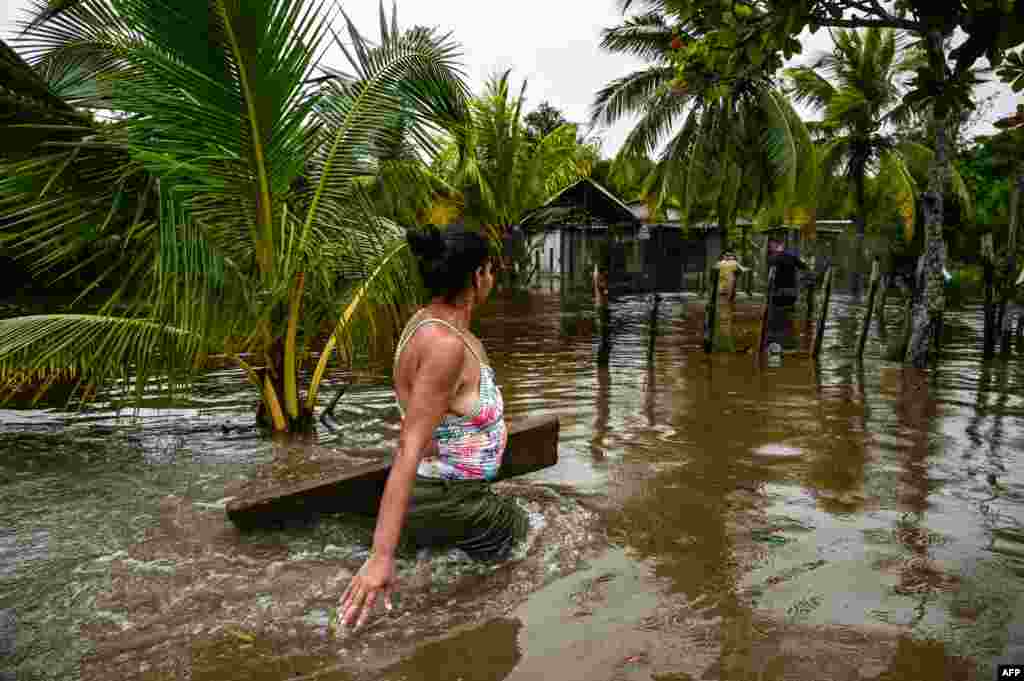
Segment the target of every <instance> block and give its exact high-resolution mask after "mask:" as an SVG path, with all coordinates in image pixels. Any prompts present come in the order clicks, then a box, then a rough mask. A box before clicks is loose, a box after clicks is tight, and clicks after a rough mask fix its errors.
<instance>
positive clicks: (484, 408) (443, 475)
mask: <svg viewBox="0 0 1024 681" xmlns="http://www.w3.org/2000/svg"><path fill="white" fill-rule="evenodd" d="M427 324H441V325H442V326H445V327H447V328H449V329H451V330H452V331H454V332H455V333H456V334H457V335H458V336H459V338H461V339H462V342H463V343H465V345H466V347H467V348H469V351H470V352H471V353H472V354H473V357H475V358H476V360H477V362H479V363H480V388H479V390H480V398H479V400H477V403H476V406H475V407H474V408H473V410H472V411H470V412H469V413H468V414H466V415H465V416H458V415H455V414H448V415H446V416H445V417H444V419H443V420H442V421H441V423H440V424H439V425H438V426H437V428H435V429H434V437H433V439H434V443H435V444H436V445H437V454H436V455H432V456H428V457H425V458H424V459H423V460H422V461H420V464H419V466H418V467H417V469H416V474H417V475H419V476H421V477H425V478H440V479H443V480H493V479H494V478H496V477H497V475H498V469H499V468H500V467H501V457H502V455H503V454H504V453H505V445H506V443H507V441H508V429H507V428H506V426H505V403H504V401H503V400H502V397H501V390H500V389H499V388H498V385H497V383H495V381H494V369H493V368H492V367H490V366H488V365H487V364H484V363H483V362H482V361H481V360H480V356H479V355H478V354H477V352H476V350H474V349H473V346H472V345H471V344H470V343H469V341H468V340H467V339H466V337H465V336H464V335H463V334H462V332H461V331H459V330H458V329H457V328H455V327H454V326H453V325H451V324H449V323H448V322H446V321H444V320H441V319H433V318H430V319H423V320H422V321H420V322H418V323H416V324H415V325H414V326H412V328H411V329H409V330H408V331H407V332H406V333H404V334H402V337H401V338H400V339H399V341H398V348H397V350H396V351H395V361H394V373H395V375H396V377H397V374H398V359H399V357H400V356H401V354H402V350H404V349H405V346H406V345H407V344H408V343H409V340H410V339H412V337H413V336H414V335H415V334H416V332H417V331H419V329H420V328H422V327H424V326H426V325H427ZM398 409H399V411H400V412H401V414H402V417H403V418H404V417H405V410H404V409H403V408H402V403H401V401H399V403H398Z"/></svg>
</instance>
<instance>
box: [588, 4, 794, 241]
mask: <svg viewBox="0 0 1024 681" xmlns="http://www.w3.org/2000/svg"><path fill="white" fill-rule="evenodd" d="M627 4H628V3H627ZM645 5H646V6H647V9H648V11H647V12H645V13H644V14H641V15H640V16H638V17H632V18H628V19H626V21H625V22H624V23H623V24H621V25H620V26H617V27H614V28H610V29H606V30H605V31H604V32H603V35H602V47H603V48H604V49H606V50H609V51H612V52H619V53H627V54H635V55H639V56H642V57H644V58H645V59H647V60H648V61H649V62H650V64H649V66H648V67H646V68H644V69H641V70H638V71H636V72H634V73H631V74H628V75H627V76H624V77H622V78H618V79H616V80H613V81H612V82H610V83H609V84H608V85H606V86H605V87H604V88H602V89H601V90H600V91H599V92H598V94H597V96H596V98H595V102H594V104H593V106H592V114H591V119H592V122H593V123H594V124H599V125H608V124H612V123H615V122H616V121H618V120H621V119H622V118H624V117H626V116H633V115H637V114H638V115H639V120H638V121H637V123H636V124H635V125H634V127H633V129H632V130H631V131H630V133H629V135H628V137H627V139H626V141H625V143H624V145H623V148H622V150H621V151H620V153H619V157H618V158H617V159H616V162H615V167H614V168H613V169H612V171H611V173H610V175H611V176H612V177H613V178H614V177H623V178H628V177H629V175H630V174H631V173H632V172H633V168H635V167H636V166H637V164H638V163H640V162H642V159H648V158H650V157H651V155H653V154H654V153H655V152H656V151H658V148H659V147H661V149H660V152H659V153H658V154H657V157H656V160H655V166H654V167H653V168H650V169H649V170H648V172H647V177H646V180H645V181H644V183H643V185H642V188H641V194H640V196H639V197H636V198H644V199H645V200H647V201H648V203H649V204H650V205H651V206H652V208H653V211H652V212H654V213H658V212H659V211H660V210H661V209H662V207H664V206H668V205H672V204H675V205H677V206H679V207H680V208H681V209H682V213H683V220H684V221H688V220H690V219H694V218H698V217H699V218H708V217H711V216H714V217H715V218H717V220H718V222H719V225H720V228H721V229H722V232H723V235H727V234H728V233H729V231H730V228H731V226H732V225H734V224H735V222H736V217H737V215H739V214H748V215H752V214H753V213H754V212H756V211H757V210H759V209H760V208H762V207H763V206H765V205H766V204H768V203H769V202H771V201H775V202H776V203H777V204H780V205H783V204H786V203H788V202H790V201H792V200H794V197H796V196H797V195H799V194H801V193H805V192H807V191H809V188H810V187H811V185H813V177H812V174H813V162H812V160H811V141H810V137H809V135H808V132H807V129H806V127H805V126H804V125H803V122H802V121H801V120H800V118H799V116H798V115H797V114H796V113H795V111H794V110H793V108H792V106H791V105H790V103H789V102H788V100H787V99H786V98H785V97H783V96H782V95H781V94H780V93H779V92H778V90H777V89H776V88H775V86H774V83H773V82H772V80H771V79H770V77H769V70H770V64H767V63H765V62H762V63H761V66H760V67H758V68H750V69H745V70H742V73H733V74H732V75H731V76H730V77H729V78H722V77H719V75H718V74H720V73H725V72H726V69H725V68H724V67H723V68H719V67H720V66H721V65H720V64H719V63H718V62H719V61H720V60H721V59H724V58H725V56H726V55H727V54H728V53H730V52H733V51H734V50H733V48H732V46H730V45H728V44H726V43H724V42H720V41H719V42H716V40H719V39H718V38H712V37H711V36H712V34H715V35H719V37H721V34H720V33H716V31H717V29H716V28H715V26H717V24H716V22H718V21H720V20H727V19H725V17H727V16H732V14H730V13H723V11H722V10H721V8H712V7H710V5H708V6H707V7H706V10H707V11H703V10H702V11H700V12H698V13H697V14H694V15H693V16H691V17H689V18H685V17H679V16H677V15H676V14H675V9H676V8H677V7H676V5H674V4H671V3H657V2H650V3H645ZM744 6H745V5H742V3H735V9H734V10H729V12H735V11H738V12H739V14H746V11H745V10H744V9H742V7H744ZM753 11H754V10H752V9H751V12H753ZM705 38H706V39H707V40H705ZM683 55H687V56H685V57H684V56H683ZM680 60H682V61H680ZM730 60H731V61H730V64H732V66H734V67H737V68H739V67H740V66H741V65H743V64H747V63H748V62H747V60H746V59H745V58H742V57H740V58H737V57H736V55H735V54H733V55H732V57H730ZM683 63H685V64H687V65H689V66H687V67H685V68H684V67H681V66H679V64H683ZM730 68H732V67H730ZM744 68H745V67H744ZM680 69H683V70H682V71H680ZM686 69H689V70H686ZM624 184H626V185H627V186H629V185H633V186H635V182H630V181H628V180H627V181H626V182H625V183H624ZM630 189H632V186H630ZM630 198H634V197H633V196H632V195H630Z"/></svg>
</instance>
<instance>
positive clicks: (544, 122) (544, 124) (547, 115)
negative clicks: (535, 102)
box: [523, 102, 569, 141]
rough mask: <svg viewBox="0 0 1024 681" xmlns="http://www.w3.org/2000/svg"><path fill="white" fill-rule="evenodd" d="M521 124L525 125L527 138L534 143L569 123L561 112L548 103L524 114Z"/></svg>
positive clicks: (543, 103)
mask: <svg viewBox="0 0 1024 681" xmlns="http://www.w3.org/2000/svg"><path fill="white" fill-rule="evenodd" d="M523 123H525V124H526V134H527V137H529V138H530V140H533V141H536V140H539V139H540V138H542V137H545V136H547V135H550V134H551V133H553V132H554V131H555V130H557V129H558V128H560V127H561V126H563V125H567V124H568V123H569V121H567V120H566V118H565V116H564V115H563V114H562V112H561V111H559V110H558V109H556V108H555V107H553V106H551V105H550V104H549V103H548V102H541V103H540V105H539V106H538V107H537V108H536V109H534V110H533V111H531V112H530V113H528V114H526V116H525V117H524V118H523Z"/></svg>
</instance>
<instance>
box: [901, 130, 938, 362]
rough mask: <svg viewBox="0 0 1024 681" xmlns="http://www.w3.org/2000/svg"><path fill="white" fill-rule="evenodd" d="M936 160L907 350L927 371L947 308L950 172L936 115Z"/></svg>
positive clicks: (911, 359) (927, 196)
mask: <svg viewBox="0 0 1024 681" xmlns="http://www.w3.org/2000/svg"><path fill="white" fill-rule="evenodd" d="M935 126H936V132H935V160H934V161H933V163H932V167H931V169H930V170H929V173H928V191H927V192H926V193H925V195H924V228H925V246H924V254H923V255H922V256H921V262H920V263H918V268H917V277H916V286H915V289H916V290H915V297H916V299H917V300H916V301H915V304H914V314H913V331H912V332H911V336H910V343H909V344H908V346H907V355H906V358H905V361H906V363H908V364H910V365H912V366H915V367H917V368H924V367H925V366H926V365H927V363H928V352H929V349H930V346H931V340H932V337H933V335H934V334H935V332H936V329H937V328H938V325H939V322H940V320H941V318H942V313H943V311H944V310H945V308H946V292H945V290H944V288H943V283H944V282H943V279H942V270H943V267H944V266H945V264H946V242H945V240H944V239H943V236H942V218H943V215H944V213H943V208H944V202H943V190H944V189H945V185H946V177H947V173H948V171H949V160H948V157H947V153H946V116H945V114H944V113H943V114H939V113H936V114H935Z"/></svg>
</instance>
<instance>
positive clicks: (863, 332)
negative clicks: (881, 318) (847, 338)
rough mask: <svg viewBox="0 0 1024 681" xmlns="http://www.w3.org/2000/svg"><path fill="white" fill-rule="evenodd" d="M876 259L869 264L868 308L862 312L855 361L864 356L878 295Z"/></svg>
mask: <svg viewBox="0 0 1024 681" xmlns="http://www.w3.org/2000/svg"><path fill="white" fill-rule="evenodd" d="M878 278H879V274H878V258H875V261H874V262H873V263H872V264H871V285H870V286H871V287H870V288H869V289H868V306H867V308H866V309H865V310H864V321H863V322H862V323H861V326H860V336H859V337H858V338H857V359H858V360H859V359H860V358H861V357H863V356H864V344H865V343H867V341H868V331H870V330H871V315H872V313H873V312H874V311H875V296H876V295H878Z"/></svg>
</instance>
